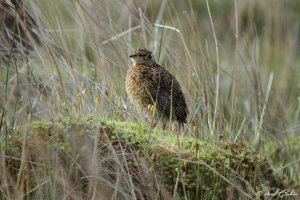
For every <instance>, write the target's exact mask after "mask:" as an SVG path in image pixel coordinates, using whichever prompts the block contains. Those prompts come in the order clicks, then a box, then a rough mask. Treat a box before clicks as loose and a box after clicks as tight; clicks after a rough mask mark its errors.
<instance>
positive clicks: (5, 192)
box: [0, 0, 300, 199]
mask: <svg viewBox="0 0 300 200" xmlns="http://www.w3.org/2000/svg"><path fill="white" fill-rule="evenodd" d="M25 5H26V8H28V9H29V10H30V13H31V14H32V15H33V16H34V17H35V18H36V19H38V20H37V22H38V24H39V26H40V30H39V32H38V34H39V36H40V41H41V42H40V44H39V46H36V47H35V49H34V50H33V51H32V52H31V55H26V54H24V53H22V52H19V54H18V55H17V54H15V53H12V54H11V58H10V59H7V58H2V59H0V67H1V68H0V72H1V73H0V131H1V133H2V134H1V135H0V143H1V145H0V147H1V153H0V154H1V160H0V162H1V170H0V175H1V176H3V175H5V174H7V173H6V172H7V170H8V169H7V165H6V164H5V163H6V162H5V161H6V160H5V158H6V157H5V156H6V155H7V152H6V151H4V150H5V149H12V150H13V149H14V148H11V146H9V145H8V144H11V145H12V146H14V145H15V146H18V147H20V149H18V151H13V152H11V154H10V155H11V156H13V157H14V159H15V160H14V162H19V163H17V164H16V166H17V167H16V168H14V173H13V174H12V175H11V176H10V175H7V176H6V179H3V178H2V177H1V179H0V180H1V181H0V195H2V196H3V198H4V199H5V198H6V199H10V198H22V196H23V195H25V193H24V191H28V190H25V189H24V187H25V188H26V187H27V186H26V184H29V185H30V188H33V189H34V187H37V188H36V189H35V190H34V191H33V192H36V191H39V192H38V194H37V195H38V197H40V198H44V199H45V198H47V199H57V198H58V196H57V195H59V194H61V190H60V189H55V188H56V186H57V185H60V186H61V185H63V188H64V191H67V190H69V191H71V190H72V188H75V187H76V186H77V185H80V184H83V185H84V186H83V187H81V186H80V187H79V188H81V190H82V193H81V192H80V191H77V193H75V194H73V193H72V195H73V196H72V198H77V197H79V198H91V199H93V198H94V199H96V197H94V196H93V191H97V190H99V191H101V192H99V194H100V193H101V194H102V195H103V196H105V194H106V195H107V192H108V191H110V189H111V188H113V190H114V191H117V192H114V193H113V194H111V195H112V197H113V198H116V196H115V195H116V194H118V195H121V196H122V197H123V198H124V199H132V198H135V197H136V196H135V195H136V193H135V192H134V191H137V190H140V191H146V190H147V189H145V188H143V187H142V186H141V185H139V184H137V185H136V184H135V182H134V181H133V180H130V179H129V180H126V178H124V177H127V176H126V173H125V172H126V170H127V171H128V166H129V164H128V163H125V164H124V163H123V162H120V160H119V157H118V156H119V155H123V156H125V153H124V151H122V150H119V151H118V152H119V153H120V154H116V153H114V152H115V150H113V148H112V146H111V148H110V151H109V152H111V154H109V155H110V156H108V155H104V156H106V157H109V158H111V159H112V160H114V162H115V163H117V164H116V165H115V166H118V167H109V168H105V167H104V168H105V169H109V170H107V171H105V172H106V173H104V176H102V175H99V174H97V173H98V172H97V170H98V169H102V167H103V166H102V165H100V164H99V163H98V162H96V161H95V158H93V159H94V161H92V160H93V159H91V160H89V161H90V162H91V164H90V163H89V162H88V164H86V165H85V167H86V168H87V169H91V173H96V172H97V173H96V175H95V176H94V175H91V176H93V177H96V179H97V180H98V179H101V180H111V179H110V178H109V175H107V174H118V176H116V177H117V178H116V180H118V181H119V182H118V181H115V182H111V181H108V182H105V183H106V185H108V188H107V187H104V186H103V187H102V188H101V187H100V186H99V185H97V184H96V185H93V184H92V183H93V181H92V180H87V179H85V181H87V183H81V181H82V180H81V179H80V178H78V177H80V176H78V174H76V173H83V172H84V171H85V170H81V169H80V166H81V163H80V162H79V163H80V164H79V165H77V166H74V162H72V160H76V159H77V157H78V156H79V157H81V158H83V157H85V156H90V155H91V154H92V153H91V152H98V151H97V150H98V149H97V150H95V149H91V147H94V146H95V145H91V143H88V144H89V145H88V148H87V149H88V150H86V151H84V150H81V148H83V149H84V147H83V146H79V145H73V146H72V145H68V144H64V143H57V144H56V145H57V146H56V147H57V149H67V150H68V151H66V152H73V153H74V154H68V156H67V158H68V159H66V160H65V161H64V162H62V163H59V162H58V161H57V162H56V161H55V157H56V154H53V155H52V157H51V156H50V157H49V160H48V162H46V164H45V165H46V166H43V167H41V168H39V170H40V171H38V172H37V171H35V172H36V173H35V174H34V175H32V176H31V175H30V176H27V175H26V173H27V169H26V167H24V166H25V165H24V166H22V165H20V164H21V163H24V162H25V161H24V162H20V159H21V160H29V161H30V158H29V157H26V152H27V147H28V146H27V144H29V143H28V142H29V139H28V137H30V135H32V134H33V133H32V132H30V131H29V127H30V126H32V125H34V123H37V126H38V127H39V131H38V133H39V134H41V131H43V129H42V124H41V122H44V123H45V124H44V125H45V127H44V128H45V132H49V130H48V129H47V126H48V125H49V123H50V124H51V123H53V121H51V120H53V119H55V118H56V117H57V116H61V120H67V119H68V120H70V118H69V117H68V116H93V117H92V118H90V119H89V118H88V117H87V118H83V119H82V118H80V119H81V120H80V123H84V120H86V123H87V124H88V127H89V128H91V127H92V130H94V132H91V131H90V130H89V129H88V130H86V128H87V127H85V126H82V127H81V128H80V126H79V127H77V128H75V129H74V130H73V129H72V131H73V132H70V131H68V130H69V129H64V127H63V126H64V125H62V124H76V121H75V122H74V121H73V122H69V123H67V122H61V123H58V122H57V121H55V123H57V124H52V125H53V126H54V127H56V128H55V130H54V132H55V131H58V130H62V132H61V134H65V135H68V137H72V134H73V133H74V131H75V132H76V134H75V135H77V136H78V135H80V134H78V133H81V134H82V135H83V136H82V137H83V138H80V137H79V136H78V137H77V136H76V137H77V138H76V139H77V140H79V141H81V140H84V141H86V142H87V141H90V140H89V139H88V135H86V134H85V133H91V135H95V133H97V131H96V129H95V127H94V126H91V124H93V123H95V124H97V125H98V124H99V123H100V122H101V123H104V124H103V125H105V126H108V127H113V130H114V131H115V132H116V133H118V132H119V133H120V135H122V137H126V138H127V139H126V138H124V139H126V140H130V141H135V139H139V140H141V141H142V143H141V145H140V146H139V148H141V149H142V150H143V151H147V150H146V147H147V148H154V147H155V146H157V144H161V143H160V142H164V145H163V149H164V150H168V149H169V150H170V149H172V152H173V151H179V152H180V151H183V152H184V151H192V150H191V149H190V148H192V147H193V145H194V143H195V141H197V142H199V144H206V146H205V148H207V150H208V151H209V152H210V153H208V155H207V156H213V155H214V154H212V152H211V150H212V151H213V152H215V151H217V150H216V149H218V147H219V145H220V144H223V145H225V147H226V144H230V145H231V144H235V143H236V144H237V145H240V144H243V145H244V146H245V148H246V149H244V148H242V151H244V150H246V151H248V150H249V151H251V152H252V151H253V152H257V154H258V155H261V157H262V158H266V159H267V160H268V163H270V168H272V169H275V174H276V175H278V176H279V177H285V180H286V182H287V183H289V184H290V188H293V189H294V188H296V189H297V187H298V188H299V180H300V178H299V177H300V173H299V158H300V155H299V153H298V152H299V145H297V141H298V139H297V138H298V136H297V135H298V133H299V123H300V116H299V110H300V103H299V96H300V90H299V80H300V73H299V65H300V60H299V56H298V52H299V37H300V34H299V26H298V22H299V20H300V14H299V13H300V12H299V8H300V4H299V3H298V2H297V1H284V2H283V1H276V2H274V1H271V0H266V1H259V0H254V1H234V0H233V1H204V0H203V1H198V0H191V1H178V2H177V1H176V2H175V1H174V2H173V1H158V0H154V1H146V2H141V1H124V2H123V1H122V2H121V1H111V0H103V1H101V2H100V1H99V2H97V1H95V2H94V1H93V2H90V1H74V0H70V1H41V2H40V1H25ZM208 8H209V9H208ZM209 13H210V15H209ZM213 29H214V31H213ZM1 30H2V29H1ZM1 34H2V33H1ZM139 47H146V48H149V49H151V50H153V51H154V54H155V55H156V57H157V61H158V62H159V63H160V64H161V65H162V66H163V67H165V68H166V69H167V70H169V71H170V72H171V73H172V74H173V75H174V76H175V77H176V78H177V80H178V82H179V83H180V85H181V87H182V89H183V93H184V95H185V97H186V100H187V104H188V107H189V110H190V115H189V119H188V123H187V125H186V130H187V133H188V134H187V135H188V136H183V137H182V136H180V137H178V138H177V137H175V136H174V135H172V134H170V132H169V131H166V132H164V131H162V130H161V129H160V126H158V127H156V128H155V129H154V130H151V129H150V128H149V127H148V126H147V125H145V124H144V122H143V119H142V117H141V116H140V114H139V112H138V111H136V109H135V108H134V106H133V105H132V104H131V103H130V102H129V100H128V98H127V94H126V91H125V86H124V81H125V75H126V71H127V70H128V68H129V66H130V65H131V62H130V60H129V59H128V54H129V53H130V52H132V51H134V50H135V49H137V48H139ZM6 48H7V49H9V47H6ZM4 53H5V52H4ZM8 53H9V52H8ZM1 55H2V50H1ZM89 120H92V121H89ZM93 120H96V121H95V122H93ZM97 120H99V121H97ZM30 124H31V125H30ZM52 125H51V126H52ZM40 129H41V130H40ZM63 130H65V131H63ZM77 131H78V133H77ZM137 133H142V134H137ZM42 134H43V133H42ZM120 135H118V134H115V135H114V137H120ZM171 135H172V136H171ZM181 137H182V138H185V139H184V141H186V143H184V144H183V146H182V147H181V148H180V149H178V146H177V145H178V140H179V138H181ZM295 138H296V139H295ZM50 139H51V138H50ZM13 141H19V142H17V143H16V144H14V145H13V144H12V143H13ZM71 141H73V142H74V140H73V139H72V140H71ZM84 141H83V142H84ZM36 142H37V143H39V142H38V141H36ZM107 143H108V144H109V141H107ZM129 143H130V142H129ZM74 144H76V142H75V143H74ZM32 146H33V147H34V146H35V145H34V142H33V143H32ZM8 147H9V148H8ZM225 147H224V148H225ZM159 148H160V147H159ZM238 149H239V148H238ZM36 151H37V152H35V153H36V154H38V153H39V151H42V152H44V151H46V150H45V149H44V150H41V149H36ZM99 152H101V151H100V149H99ZM204 152H205V151H204ZM56 153H58V154H59V152H56ZM81 153H82V155H81ZM144 153H145V152H144ZM146 153H147V152H146ZM173 153H174V152H173ZM58 157H59V156H58ZM150 157H151V155H150ZM175 157H176V158H177V160H180V159H181V158H180V157H179V155H177V154H176V156H175ZM18 159H19V161H18ZM70 159H71V160H70ZM96 160H97V159H96ZM125 160H126V159H125ZM191 161H193V162H194V161H195V160H191ZM51 162H53V163H55V169H56V170H53V171H51V173H50V172H49V174H47V173H48V171H47V169H51V166H52V165H51ZM25 163H26V162H25ZM106 164H107V163H106ZM214 165H215V160H214V162H213V163H211V164H208V166H210V167H211V166H214ZM170 166H171V164H170ZM208 166H206V168H207V167H208ZM61 167H62V168H61ZM146 168H147V169H148V168H150V167H146ZM213 169H215V171H211V172H212V174H214V175H216V177H219V178H220V173H221V172H222V169H216V168H213ZM29 171H30V170H29ZM69 171H70V172H71V173H70V174H71V175H70V174H68V173H66V172H69ZM179 171H180V170H179ZM196 171H197V170H195V172H196ZM25 172H26V173H25ZM24 173H25V174H24ZM140 174H143V173H140ZM145 174H147V173H145ZM221 174H222V173H221ZM73 175H74V176H73ZM227 175H228V174H227ZM231 175H232V176H234V175H235V174H234V173H233V172H232V174H231ZM72 176H73V177H72ZM83 176H84V175H83ZM251 176H252V175H251ZM26 177H28V178H30V180H32V182H31V183H28V182H26V181H25V182H22V181H24V180H26ZM44 177H48V178H49V179H47V178H46V179H43V178H44ZM53 177H56V178H57V180H53ZM176 177H177V176H176ZM15 178H16V182H15V184H16V185H13V184H12V183H11V182H9V180H10V179H15ZM140 178H141V177H140ZM143 178H144V179H143ZM143 178H141V179H142V180H145V181H146V182H147V180H148V179H147V177H146V175H145V176H144V177H143ZM250 178H253V177H250ZM3 180H8V181H7V182H4V181H3ZM149 180H150V179H149ZM151 180H152V179H151ZM177 180H179V179H177ZM43 181H46V182H43ZM197 181H198V180H197ZM197 181H196V182H197ZM149 182H151V181H149ZM154 182H155V181H154ZM198 182H199V181H198ZM73 183H74V185H73ZM227 183H228V182H227ZM46 185H47V186H46ZM75 185H76V186H75ZM178 185H179V182H175V183H174V185H173V186H172V187H175V188H176V186H178ZM224 185H226V184H224ZM224 185H223V186H224ZM31 186H33V187H31ZM44 186H46V188H47V189H46V190H44V189H43V187H44ZM235 186H236V187H235ZM197 187H198V186H197ZM237 187H239V185H238V183H236V182H234V184H233V188H237ZM11 188H15V189H11ZM219 188H222V184H221V185H216V186H215V188H214V187H209V188H208V189H207V191H209V189H211V190H212V191H217V190H218V189H219ZM239 188H242V189H241V190H242V191H240V192H239V194H243V195H244V196H245V194H249V195H252V193H251V192H249V190H246V189H245V190H244V188H243V187H239ZM148 189H149V188H148ZM263 189H266V190H267V189H268V188H267V187H266V188H263ZM62 190H63V189H62ZM158 190H159V191H164V187H163V186H162V185H159V184H156V185H154V186H153V187H152V189H151V190H150V189H149V191H158ZM221 191H222V190H221ZM229 191H233V190H229ZM255 191H257V190H256V189H255ZM102 192H103V193H102ZM188 192H189V191H184V190H183V191H182V193H181V194H183V196H182V198H188V197H189V196H188V195H187V193H188ZM108 193H109V192H108ZM150 193H151V192H149V194H148V195H150ZM297 193H298V195H300V191H299V189H298V190H297ZM63 194H65V195H68V194H69V193H68V192H64V193H63ZM86 194H88V195H90V196H85V195H86ZM154 194H156V193H155V192H154ZM201 194H204V193H201V192H200V193H197V194H196V195H200V198H201V199H211V197H212V196H210V195H213V194H208V193H205V195H203V196H201ZM45 195H49V196H48V197H47V196H45ZM82 195H83V196H82ZM165 195H168V194H165ZM174 195H175V194H173V193H172V194H171V198H173V197H175V196H174ZM2 196H1V198H2ZM103 196H102V197H103ZM152 197H153V196H151V197H150V196H149V198H150V199H152ZM153 198H154V199H155V196H154V197H153ZM166 198H167V197H166Z"/></svg>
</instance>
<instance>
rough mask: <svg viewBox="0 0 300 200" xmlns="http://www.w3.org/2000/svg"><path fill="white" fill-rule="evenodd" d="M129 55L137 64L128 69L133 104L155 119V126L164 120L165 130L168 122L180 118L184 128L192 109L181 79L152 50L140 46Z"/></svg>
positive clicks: (127, 82) (153, 120) (128, 85)
mask: <svg viewBox="0 0 300 200" xmlns="http://www.w3.org/2000/svg"><path fill="white" fill-rule="evenodd" d="M129 58H130V59H131V60H132V62H133V65H132V66H131V67H130V68H129V70H128V71H127V74H126V80H125V86H126V91H127V94H128V97H129V100H130V101H131V103H132V104H134V105H135V106H136V108H138V109H139V110H141V111H142V113H144V114H146V119H152V122H151V126H152V127H155V126H156V125H157V124H158V122H162V124H163V129H164V130H165V128H166V124H167V122H168V121H171V122H174V121H175V122H176V121H177V123H178V126H179V129H178V130H182V128H183V127H184V124H186V122H187V116H188V114H189V110H188V107H187V104H186V101H185V97H184V94H183V92H182V90H181V87H180V85H179V82H178V81H177V80H176V78H175V77H174V76H173V75H172V74H171V73H170V72H168V71H167V70H166V69H165V68H163V67H162V66H160V65H159V64H158V63H156V60H155V57H154V55H153V53H152V52H151V51H150V50H148V49H145V48H139V49H138V50H136V51H135V52H134V53H133V54H131V55H129Z"/></svg>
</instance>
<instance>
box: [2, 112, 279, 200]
mask: <svg viewBox="0 0 300 200" xmlns="http://www.w3.org/2000/svg"><path fill="white" fill-rule="evenodd" d="M97 134H98V135H99V138H98V139H99V144H100V145H99V146H100V147H101V148H103V147H106V146H112V147H113V148H114V151H116V152H120V153H121V154H120V155H122V154H123V153H126V155H131V156H126V157H125V158H126V163H127V165H128V166H129V169H128V170H129V171H128V173H129V175H130V177H131V178H132V179H133V181H134V182H135V183H136V184H137V185H139V187H144V188H146V187H148V186H146V185H147V184H145V183H144V182H147V181H141V180H144V179H147V180H148V178H145V177H143V176H145V175H144V174H143V172H142V171H143V170H144V169H142V168H143V167H141V166H144V168H145V166H147V168H148V171H149V173H150V174H152V175H151V176H150V177H151V178H153V177H156V178H155V179H156V181H154V180H152V179H151V178H150V179H151V181H152V182H151V181H148V182H147V183H149V184H150V185H151V184H152V185H153V184H155V182H157V181H158V182H159V184H160V185H161V187H163V188H165V190H166V191H168V192H169V193H170V194H173V191H174V190H175V189H176V193H177V194H178V195H179V196H181V197H184V196H186V197H188V198H189V199H195V198H200V197H204V198H209V199H219V198H225V197H227V195H229V194H228V193H230V192H232V191H238V190H243V191H245V193H249V195H250V196H252V197H254V196H255V193H253V192H252V193H251V192H250V189H251V188H252V189H254V190H255V191H258V190H262V189H264V188H266V187H283V186H282V184H281V181H280V179H279V177H276V176H274V174H273V171H272V169H271V167H270V165H269V163H268V162H267V161H266V160H264V159H263V156H261V155H260V154H257V153H255V152H253V151H252V150H251V149H250V148H248V147H247V146H246V145H245V144H243V143H228V142H226V141H222V142H220V143H219V144H214V145H213V144H210V143H207V142H204V141H199V140H196V139H195V138H193V137H190V136H186V135H177V134H174V133H172V132H169V131H162V130H161V129H158V128H155V129H150V128H149V127H148V126H146V125H144V124H142V123H140V124H136V123H133V122H128V121H123V122H119V121H111V120H109V119H99V118H95V117H93V116H69V117H61V116H60V117H57V118H55V119H52V120H49V121H47V120H40V121H32V122H31V123H30V132H29V134H28V141H27V152H28V156H29V157H30V158H31V159H32V160H34V161H36V162H38V163H51V164H52V163H55V162H59V166H64V168H65V169H66V170H67V171H69V176H70V177H72V179H74V182H76V183H78V184H79V183H80V182H82V180H81V179H80V178H79V179H78V178H76V177H80V176H78V174H81V173H83V172H82V169H83V168H87V169H88V168H89V167H91V166H90V165H91V164H90V163H91V162H92V161H91V160H90V157H91V154H92V152H93V145H94V141H95V139H96V138H95V136H96V135H97ZM17 141H18V142H17V143H18V144H19V145H18V146H16V145H12V144H11V145H10V147H11V151H10V153H12V154H14V155H17V154H16V152H19V155H20V152H21V147H22V140H21V139H19V140H17ZM14 142H15V143H16V141H14ZM104 149H105V148H104ZM114 151H111V153H109V152H108V151H107V150H103V149H102V153H101V154H100V155H102V157H109V156H110V157H112V156H117V154H116V152H115V153H113V152H114ZM49 152H52V153H51V154H49ZM112 154H113V155H112ZM43 155H48V156H43ZM49 155H50V156H49ZM70 158H71V159H70ZM99 159H101V158H99ZM10 161H11V160H8V163H9V162H10ZM83 163H85V164H83ZM103 163H104V164H103V165H102V167H104V168H107V170H110V171H111V170H112V169H114V168H115V167H113V166H114V165H116V161H115V160H114V159H108V160H107V161H105V162H103ZM142 163H143V165H142ZM19 164H20V163H14V164H13V165H14V166H13V165H12V164H11V163H9V165H11V166H13V168H14V169H18V165H19ZM76 165H79V166H80V167H78V168H76ZM81 165H83V166H81ZM50 171H51V170H50ZM16 172H17V171H16ZM137 172H139V173H137ZM41 173H42V172H41ZM52 173H54V172H52ZM147 173H148V172H147ZM109 177H110V179H112V180H115V179H116V177H115V176H113V175H110V176H109ZM176 182H178V184H176ZM81 184H82V183H81ZM83 185H84V184H83ZM175 185H177V187H176V188H175ZM232 185H234V186H232ZM250 186H251V187H250ZM32 187H33V186H32ZM83 190H85V189H84V188H83ZM156 192H157V191H156ZM238 195H242V193H238Z"/></svg>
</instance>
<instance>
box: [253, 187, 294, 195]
mask: <svg viewBox="0 0 300 200" xmlns="http://www.w3.org/2000/svg"><path fill="white" fill-rule="evenodd" d="M257 196H258V197H261V196H269V197H275V196H277V197H289V196H298V194H297V193H296V192H295V190H292V189H283V190H280V189H276V190H275V191H274V190H262V191H258V192H257Z"/></svg>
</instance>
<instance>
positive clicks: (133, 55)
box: [129, 53, 137, 58]
mask: <svg viewBox="0 0 300 200" xmlns="http://www.w3.org/2000/svg"><path fill="white" fill-rule="evenodd" d="M136 56H137V54H136V53H134V54H131V55H129V58H134V57H136Z"/></svg>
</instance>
